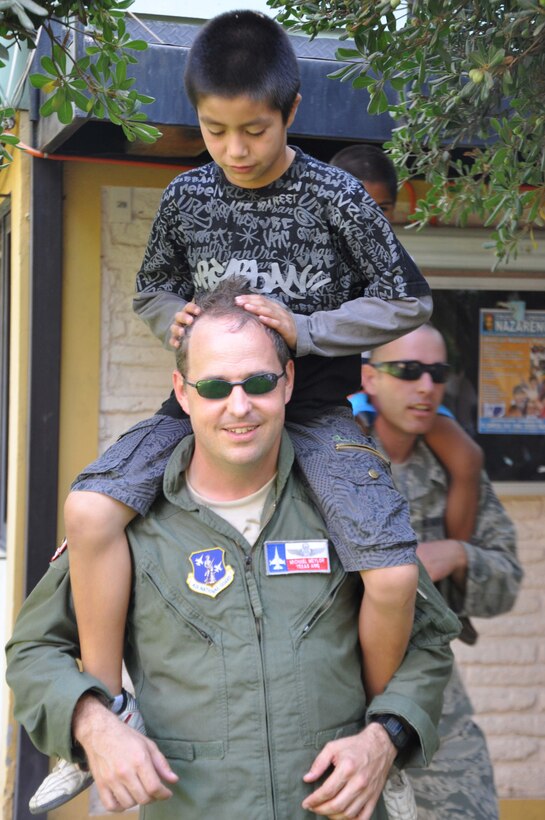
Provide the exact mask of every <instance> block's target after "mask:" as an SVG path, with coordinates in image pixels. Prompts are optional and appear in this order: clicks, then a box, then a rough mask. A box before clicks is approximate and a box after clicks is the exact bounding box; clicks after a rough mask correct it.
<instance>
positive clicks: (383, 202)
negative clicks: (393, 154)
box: [329, 143, 397, 222]
mask: <svg viewBox="0 0 545 820" xmlns="http://www.w3.org/2000/svg"><path fill="white" fill-rule="evenodd" d="M329 164H330V165H334V166H335V167H336V168H342V169H343V170H344V171H348V173H349V174H352V176H353V177H356V179H359V180H360V182H362V183H363V186H364V187H365V189H366V190H367V193H368V194H369V195H370V196H372V197H373V199H374V200H375V202H376V203H377V205H378V206H379V207H380V208H381V210H382V212H383V214H384V216H385V217H386V218H387V219H389V220H390V222H391V221H392V219H393V217H394V211H395V206H396V201H397V173H396V169H395V166H394V164H393V162H392V160H391V159H390V157H388V156H387V155H386V154H385V153H384V151H383V150H382V149H381V148H380V147H379V146H378V145H368V144H364V143H362V144H358V145H349V146H348V147H347V148H343V149H342V150H341V151H338V152H337V153H336V154H335V156H334V157H332V158H331V159H330V160H329Z"/></svg>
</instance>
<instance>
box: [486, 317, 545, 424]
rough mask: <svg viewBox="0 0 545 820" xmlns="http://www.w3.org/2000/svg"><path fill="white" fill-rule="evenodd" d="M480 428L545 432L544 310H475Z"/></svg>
mask: <svg viewBox="0 0 545 820" xmlns="http://www.w3.org/2000/svg"><path fill="white" fill-rule="evenodd" d="M479 323H480V333H479V423H478V429H479V433H495V434H497V433H506V434H509V435H513V434H514V435H517V434H518V435H543V433H545V311H543V310H528V311H526V310H524V303H522V302H516V303H514V304H513V306H512V307H509V308H506V309H501V310H499V309H490V310H486V309H481V310H480V311H479Z"/></svg>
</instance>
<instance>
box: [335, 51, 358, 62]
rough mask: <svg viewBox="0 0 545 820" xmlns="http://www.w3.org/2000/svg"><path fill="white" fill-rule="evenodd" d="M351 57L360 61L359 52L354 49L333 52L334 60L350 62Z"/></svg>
mask: <svg viewBox="0 0 545 820" xmlns="http://www.w3.org/2000/svg"><path fill="white" fill-rule="evenodd" d="M352 57H355V58H356V59H361V54H360V52H359V51H358V50H357V49H355V48H338V49H337V51H336V52H335V59H336V60H351V59H352Z"/></svg>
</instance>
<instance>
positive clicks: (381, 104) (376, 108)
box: [367, 89, 388, 114]
mask: <svg viewBox="0 0 545 820" xmlns="http://www.w3.org/2000/svg"><path fill="white" fill-rule="evenodd" d="M387 110H388V97H387V96H386V94H385V93H384V91H383V89H379V90H378V91H375V92H374V93H373V94H371V99H370V101H369V105H368V106H367V111H368V113H369V114H384V113H385V112H386V111H387Z"/></svg>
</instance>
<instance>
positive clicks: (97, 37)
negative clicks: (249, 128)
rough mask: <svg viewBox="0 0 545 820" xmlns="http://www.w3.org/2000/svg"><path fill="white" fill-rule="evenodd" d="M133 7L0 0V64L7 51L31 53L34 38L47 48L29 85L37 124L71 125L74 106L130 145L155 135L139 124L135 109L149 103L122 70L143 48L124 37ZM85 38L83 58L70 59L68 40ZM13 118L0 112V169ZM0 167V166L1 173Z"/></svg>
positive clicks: (127, 1)
mask: <svg viewBox="0 0 545 820" xmlns="http://www.w3.org/2000/svg"><path fill="white" fill-rule="evenodd" d="M132 2H133V0H118V1H117V2H116V0H93V2H91V3H82V2H79V0H40V3H38V2H35V0H0V39H1V41H2V44H0V65H5V64H6V61H7V60H8V59H9V49H10V48H12V47H14V46H16V45H17V44H18V43H27V44H28V45H29V46H30V47H31V48H34V47H35V46H36V43H37V39H38V36H39V37H46V38H48V40H49V41H50V48H49V49H48V51H49V54H46V55H44V56H42V57H41V59H40V73H37V74H32V75H31V76H30V82H31V84H32V85H33V86H34V87H35V88H39V89H41V91H42V92H43V94H44V95H45V97H46V99H45V101H44V103H43V104H42V106H41V108H40V114H41V115H42V116H44V117H47V116H50V115H52V114H55V115H56V116H57V117H58V119H59V120H60V122H62V123H63V124H69V123H70V122H72V120H73V118H74V113H75V107H77V108H79V109H80V110H81V111H83V112H86V113H87V114H89V116H95V117H98V118H99V119H103V118H108V119H109V120H111V122H113V123H115V124H116V125H119V126H120V127H121V128H122V129H123V132H124V134H125V136H126V138H127V139H128V140H130V141H134V140H135V139H139V140H143V141H144V142H154V141H155V140H156V139H157V138H158V137H159V136H160V132H159V131H158V130H157V129H156V128H155V127H153V126H152V125H149V124H148V123H146V122H145V120H146V115H145V114H144V112H143V111H141V107H142V105H143V104H146V103H150V102H153V98H152V97H148V96H146V95H144V94H140V93H139V92H138V91H137V90H135V89H134V88H133V85H134V79H133V78H131V77H130V76H129V71H130V66H131V65H132V64H134V63H136V62H137V57H136V54H135V53H137V52H140V51H143V50H145V49H146V48H147V43H146V42H145V41H144V40H134V39H133V38H132V37H131V36H130V35H129V33H128V32H127V26H126V21H125V15H126V11H127V9H128V8H129V6H130V5H131V4H132ZM82 31H85V45H84V49H83V53H77V51H76V48H75V40H76V36H77V35H78V34H79V33H80V32H82ZM14 113H15V112H14V111H13V110H12V109H10V108H8V107H6V106H5V105H4V106H3V107H0V121H1V123H2V126H3V127H2V133H0V163H1V165H4V164H6V163H7V162H9V161H10V160H11V158H12V157H11V155H10V153H9V149H10V148H11V147H13V146H16V145H17V143H18V137H17V136H16V135H14V134H12V133H8V132H6V131H4V129H5V128H6V126H9V124H10V122H9V120H10V119H11V118H12V117H13V116H14ZM1 165H0V167H1Z"/></svg>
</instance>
